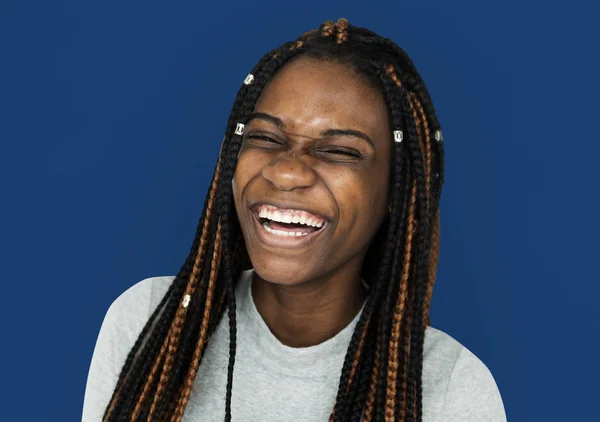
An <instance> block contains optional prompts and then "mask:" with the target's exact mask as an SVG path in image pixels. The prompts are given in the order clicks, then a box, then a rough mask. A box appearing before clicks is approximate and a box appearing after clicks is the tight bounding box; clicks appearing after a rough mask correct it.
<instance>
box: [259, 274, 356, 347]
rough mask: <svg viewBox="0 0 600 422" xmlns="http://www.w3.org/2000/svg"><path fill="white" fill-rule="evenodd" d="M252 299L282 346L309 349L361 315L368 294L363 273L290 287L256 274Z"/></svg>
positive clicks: (337, 276)
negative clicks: (361, 275) (361, 277)
mask: <svg viewBox="0 0 600 422" xmlns="http://www.w3.org/2000/svg"><path fill="white" fill-rule="evenodd" d="M252 296H253V300H254V303H255V305H256V308H257V309H258V312H259V313H260V315H261V316H262V318H263V319H264V321H265V322H266V324H267V326H268V327H269V329H270V330H271V332H272V333H273V335H275V337H277V338H278V339H279V341H280V342H282V343H283V344H285V345H287V346H290V347H308V346H314V345H316V344H320V343H322V342H324V341H326V340H328V339H330V338H332V337H334V336H335V335H336V334H337V333H339V332H340V331H342V330H343V329H344V328H345V327H346V326H347V325H348V324H349V323H350V322H351V321H352V319H354V317H355V316H356V314H357V313H358V312H359V311H360V309H361V307H362V304H363V302H364V300H365V296H366V292H365V288H364V286H363V285H362V283H361V279H360V272H359V271H356V272H355V274H351V275H348V274H344V273H339V274H335V275H331V276H329V277H327V278H323V279H315V280H309V281H306V282H304V283H301V284H297V285H293V286H288V285H281V284H277V283H270V282H267V281H265V280H263V279H261V278H260V276H258V274H256V273H254V278H253V281H252Z"/></svg>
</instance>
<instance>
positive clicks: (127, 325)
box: [82, 279, 151, 422]
mask: <svg viewBox="0 0 600 422" xmlns="http://www.w3.org/2000/svg"><path fill="white" fill-rule="evenodd" d="M150 291H151V279H146V280H142V281H141V282H139V283H137V284H136V285H134V286H132V287H131V288H129V289H128V290H127V291H125V292H124V293H123V294H121V295H120V296H119V297H118V298H117V299H116V300H115V301H114V302H113V303H112V305H111V306H110V307H109V308H108V311H107V312H106V315H105V316H104V320H103V322H102V325H101V327H100V332H99V334H98V338H97V340H96V346H95V348H94V352H93V355H92V359H91V363H90V369H89V372H88V378H87V383H86V388H85V395H84V399H83V413H82V422H100V421H102V417H103V416H104V411H105V410H106V407H107V405H108V402H109V401H110V399H111V397H112V394H113V391H114V389H115V387H116V385H117V380H118V379H119V375H120V373H121V369H122V368H123V365H124V363H125V360H126V359H127V355H128V354H129V351H130V350H131V348H132V347H133V345H134V344H135V341H136V340H137V338H138V337H139V335H140V333H141V332H142V330H143V328H144V326H145V325H146V322H147V321H148V318H149V317H150V309H149V301H150Z"/></svg>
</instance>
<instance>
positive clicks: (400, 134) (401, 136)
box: [394, 130, 404, 143]
mask: <svg viewBox="0 0 600 422" xmlns="http://www.w3.org/2000/svg"><path fill="white" fill-rule="evenodd" d="M403 139H404V133H403V132H402V131H401V130H395V131H394V141H396V142H398V143H400V142H402V140H403Z"/></svg>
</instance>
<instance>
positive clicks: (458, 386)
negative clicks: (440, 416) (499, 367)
mask: <svg viewBox="0 0 600 422" xmlns="http://www.w3.org/2000/svg"><path fill="white" fill-rule="evenodd" d="M444 422H506V413H505V411H504V405H503V403H502V397H501V396H500V391H499V390H498V386H497V385H496V382H495V380H494V377H493V376H492V374H491V372H490V371H489V369H488V368H487V367H486V366H485V364H484V363H483V362H481V360H479V358H477V357H476V356H475V355H474V354H473V353H471V352H470V351H469V350H468V349H466V348H463V349H462V350H461V351H460V353H459V355H458V358H457V360H456V363H455V365H454V369H453V370H452V374H451V376H450V380H449V382H448V389H447V391H446V401H445V409H444Z"/></svg>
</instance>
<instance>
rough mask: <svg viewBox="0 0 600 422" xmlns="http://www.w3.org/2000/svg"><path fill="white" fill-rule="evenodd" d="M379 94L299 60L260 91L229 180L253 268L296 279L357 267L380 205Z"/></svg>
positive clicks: (383, 186) (383, 183) (386, 150)
mask: <svg viewBox="0 0 600 422" xmlns="http://www.w3.org/2000/svg"><path fill="white" fill-rule="evenodd" d="M391 142H392V137H391V131H390V123H389V117H388V112H387V108H386V105H385V100H384V97H383V95H382V94H381V93H380V92H379V91H378V90H377V89H376V88H374V87H373V86H372V85H370V84H369V83H368V82H366V79H364V77H363V76H361V75H358V74H356V73H355V72H354V71H353V70H351V69H349V68H348V67H347V66H345V65H342V64H339V63H336V62H330V61H320V60H316V59H312V58H305V57H301V58H299V59H297V60H295V61H293V62H291V63H289V64H288V65H286V66H285V67H284V68H283V69H281V71H279V72H278V73H277V75H276V76H275V77H274V79H273V80H272V81H271V82H270V83H269V84H268V85H267V86H266V87H265V89H264V90H263V92H262V94H261V97H260V99H259V100H258V102H257V104H256V107H255V109H254V114H253V116H252V117H251V119H250V120H249V121H248V124H247V125H246V127H245V129H244V139H243V144H242V147H241V150H240V153H239V156H238V157H239V158H238V163H237V168H236V171H235V175H234V180H233V194H234V201H235V206H236V210H237V215H238V218H239V221H240V225H241V229H242V233H243V236H244V240H245V243H246V247H247V250H248V254H249V256H250V260H251V261H252V265H253V267H254V269H255V271H256V272H257V274H258V275H259V276H260V277H261V278H263V279H264V280H266V281H269V282H272V283H278V284H286V285H292V284H299V283H303V282H306V281H309V280H315V279H324V278H327V277H329V276H331V275H334V274H341V273H346V274H352V273H353V272H354V271H359V270H360V267H361V265H362V262H363V260H364V256H365V254H366V251H367V249H368V247H369V243H370V241H371V240H372V239H373V237H374V235H375V233H376V232H377V230H378V228H379V226H380V224H381V222H382V220H383V217H384V216H385V213H386V211H387V199H388V198H387V196H388V179H389V168H390V155H391Z"/></svg>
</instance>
